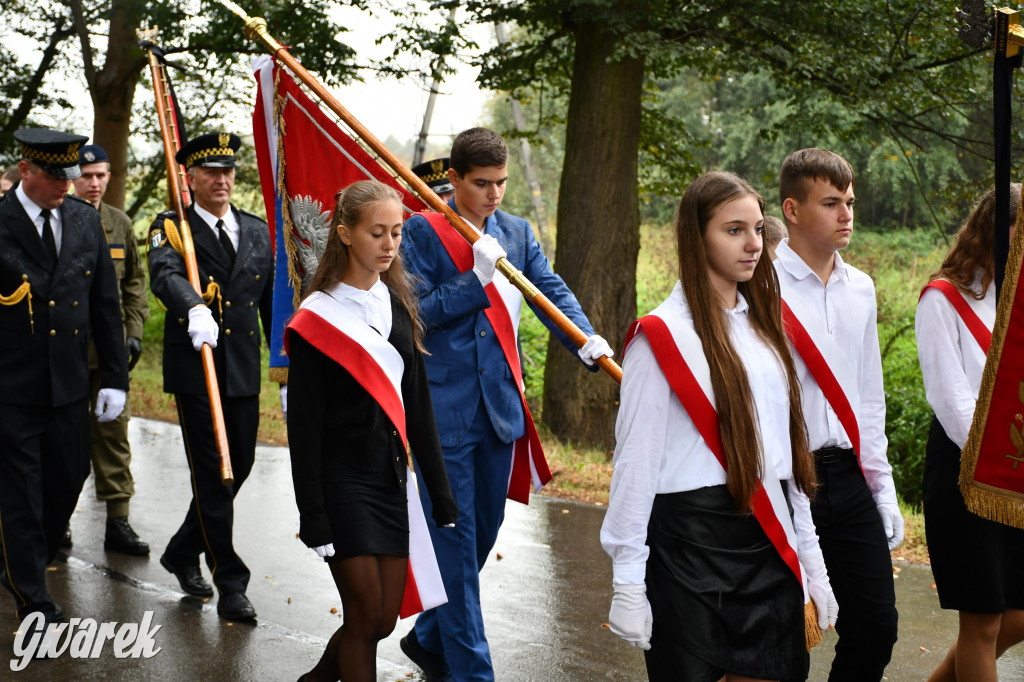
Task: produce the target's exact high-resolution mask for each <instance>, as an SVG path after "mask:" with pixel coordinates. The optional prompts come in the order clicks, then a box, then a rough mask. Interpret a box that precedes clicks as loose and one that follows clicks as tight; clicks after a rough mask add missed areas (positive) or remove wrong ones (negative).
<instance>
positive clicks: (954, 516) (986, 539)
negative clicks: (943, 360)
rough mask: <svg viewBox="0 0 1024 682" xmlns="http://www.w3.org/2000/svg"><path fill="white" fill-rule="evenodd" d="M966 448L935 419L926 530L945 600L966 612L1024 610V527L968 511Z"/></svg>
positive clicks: (945, 604) (929, 453)
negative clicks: (963, 467) (963, 476)
mask: <svg viewBox="0 0 1024 682" xmlns="http://www.w3.org/2000/svg"><path fill="white" fill-rule="evenodd" d="M959 477H960V448H958V447H957V446H956V444H955V443H954V442H953V441H951V440H950V439H949V437H948V436H947V435H946V432H945V430H944V429H943V428H942V425H941V424H940V423H939V420H938V419H936V418H934V417H933V418H932V425H931V429H930V430H929V432H928V448H927V450H926V454H925V464H924V528H925V539H926V541H927V543H928V554H929V556H930V557H931V563H932V574H933V575H934V576H935V587H936V588H937V589H938V591H939V604H940V605H941V606H942V608H944V609H952V610H955V611H964V612H966V613H1002V612H1003V611H1006V610H1007V609H1022V608H1024V583H1022V582H1021V580H1020V576H1019V575H1018V574H1017V571H1019V570H1020V567H1021V566H1024V531H1022V530H1019V529H1017V528H1011V527H1010V526H1006V525H1003V524H1001V523H996V522H994V521H989V520H988V519H984V518H982V517H980V516H978V515H976V514H972V513H971V512H970V511H968V510H967V506H966V505H965V504H964V498H963V495H961V493H960V484H959Z"/></svg>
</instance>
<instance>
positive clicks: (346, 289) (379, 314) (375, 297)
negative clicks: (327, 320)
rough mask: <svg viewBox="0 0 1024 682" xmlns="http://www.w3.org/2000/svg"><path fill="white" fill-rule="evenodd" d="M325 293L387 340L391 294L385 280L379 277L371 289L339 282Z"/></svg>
mask: <svg viewBox="0 0 1024 682" xmlns="http://www.w3.org/2000/svg"><path fill="white" fill-rule="evenodd" d="M324 293H325V294H327V295H328V296H330V297H331V298H333V299H334V300H335V301H337V302H338V303H339V304H340V305H341V307H342V308H344V309H345V310H346V311H347V312H349V313H351V314H352V315H353V316H354V317H355V318H356V319H359V320H362V321H363V322H365V323H366V324H368V325H370V326H371V327H373V328H374V329H376V330H377V331H378V332H379V333H380V335H381V336H383V337H384V339H385V340H387V338H388V337H389V336H391V294H390V292H389V291H388V285H386V284H384V281H383V280H381V279H378V280H377V283H376V284H374V285H373V286H372V287H370V289H369V291H366V290H363V289H357V288H356V287H353V286H349V285H348V284H345V283H344V282H337V283H336V284H333V285H331V286H330V287H329V288H328V289H327V290H326V291H324Z"/></svg>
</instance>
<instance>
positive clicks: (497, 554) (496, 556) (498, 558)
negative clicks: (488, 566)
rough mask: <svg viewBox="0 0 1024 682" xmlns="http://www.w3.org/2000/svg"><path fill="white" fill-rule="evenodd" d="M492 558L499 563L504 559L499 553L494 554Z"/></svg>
mask: <svg viewBox="0 0 1024 682" xmlns="http://www.w3.org/2000/svg"><path fill="white" fill-rule="evenodd" d="M494 556H495V558H496V559H497V560H498V561H501V560H502V559H504V558H505V557H504V555H502V553H501V552H495V554H494Z"/></svg>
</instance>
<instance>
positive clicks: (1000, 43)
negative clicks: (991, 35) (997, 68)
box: [995, 7, 1024, 57]
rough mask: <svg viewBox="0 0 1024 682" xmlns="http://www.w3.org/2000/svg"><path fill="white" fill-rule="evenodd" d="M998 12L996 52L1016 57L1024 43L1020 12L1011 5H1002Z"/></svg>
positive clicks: (996, 12)
mask: <svg viewBox="0 0 1024 682" xmlns="http://www.w3.org/2000/svg"><path fill="white" fill-rule="evenodd" d="M995 14H996V27H995V30H996V38H995V48H996V52H997V53H999V54H1002V55H1004V56H1006V57H1015V56H1017V54H1018V53H1019V52H1020V46H1021V45H1024V27H1021V25H1020V12H1019V11H1018V10H1014V9H1010V8H1009V7H1000V8H999V9H997V10H996V11H995Z"/></svg>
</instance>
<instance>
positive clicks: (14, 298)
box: [0, 275, 36, 334]
mask: <svg viewBox="0 0 1024 682" xmlns="http://www.w3.org/2000/svg"><path fill="white" fill-rule="evenodd" d="M26 298H27V299H28V328H29V331H30V332H31V333H32V334H35V333H36V321H35V317H34V316H33V314H32V286H31V285H30V284H29V283H28V275H22V276H21V286H19V287H18V288H17V289H15V290H14V292H13V293H11V294H9V295H7V296H4V295H2V294H0V305H18V304H19V303H21V302H22V301H23V300H25V299H26Z"/></svg>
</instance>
